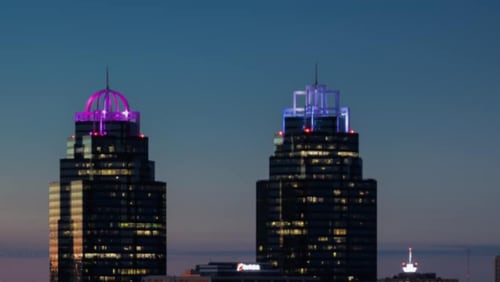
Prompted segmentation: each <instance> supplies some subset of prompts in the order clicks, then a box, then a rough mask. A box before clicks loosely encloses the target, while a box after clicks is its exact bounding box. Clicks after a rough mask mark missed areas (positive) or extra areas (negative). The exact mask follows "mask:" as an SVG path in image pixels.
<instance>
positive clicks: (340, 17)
mask: <svg viewBox="0 0 500 282" xmlns="http://www.w3.org/2000/svg"><path fill="white" fill-rule="evenodd" d="M499 30H500V3H498V2H496V1H455V0H454V1H451V0H450V1H444V0H442V1H441V0H438V1H425V0H424V1H416V0H414V1H410V0H407V1H396V0H395V1H389V0H386V1H385V0H384V1H314V2H306V1H246V2H243V1H209V2H207V1H183V2H181V1H179V2H171V1H152V0H150V1H129V0H125V1H118V0H112V1H111V0H106V1H71V2H67V1H66V2H65V1H60V2H54V1H52V2H51V1H43V2H28V1H18V2H17V1H16V2H13V1H12V2H10V3H2V4H0V97H2V100H3V101H2V103H0V117H1V118H2V119H3V120H4V122H3V123H2V129H3V132H4V135H3V138H2V139H1V146H0V155H1V156H2V158H1V159H0V209H1V212H0V226H2V228H1V230H0V251H3V252H4V253H5V252H11V251H12V250H17V251H25V250H29V251H35V252H41V253H43V252H45V251H46V249H47V237H48V235H47V234H48V230H47V207H48V202H47V201H48V183H49V182H50V181H53V180H57V179H58V159H59V158H61V157H63V156H64V153H65V140H66V138H67V137H68V136H70V135H71V134H72V131H73V126H74V124H73V114H74V112H77V111H82V110H83V109H84V106H85V103H86V100H87V98H88V97H89V96H90V95H91V94H92V93H94V92H95V91H97V90H99V89H102V88H103V87H104V86H105V75H104V73H105V68H106V65H109V68H110V84H111V88H113V89H116V90H118V91H120V92H122V93H123V94H125V95H126V97H127V98H128V100H129V102H130V105H131V108H132V109H133V110H137V111H140V112H141V113H142V117H141V118H142V129H143V132H144V133H145V134H146V135H148V136H149V137H150V156H151V159H153V160H155V161H156V172H157V175H156V177H157V179H159V180H162V181H166V182H167V183H168V203H167V204H168V228H169V230H168V236H169V238H168V247H169V249H170V250H175V251H179V252H182V251H186V252H187V251H192V250H196V251H199V250H206V251H214V250H219V249H225V250H252V249H253V245H254V240H255V238H254V237H255V236H254V233H255V182H256V181H257V180H259V179H265V178H266V177H267V173H268V157H269V156H270V155H271V154H272V149H273V146H272V136H273V134H274V133H275V132H276V131H277V130H279V128H280V124H281V112H282V110H283V108H286V107H289V106H290V105H291V103H292V91H294V90H298V89H303V88H304V85H305V84H308V83H311V82H313V80H314V64H315V63H316V62H318V63H319V80H320V82H321V83H324V84H327V85H328V86H329V87H330V88H334V89H339V90H340V91H341V103H342V104H343V105H347V106H350V108H351V124H352V126H353V129H355V130H356V131H357V132H359V133H360V143H361V145H360V146H361V156H362V158H363V160H364V176H365V177H367V178H375V179H377V180H378V183H379V187H378V189H379V191H378V197H379V209H378V211H379V216H378V219H379V228H378V230H379V243H380V246H381V248H384V246H394V245H397V246H402V247H403V248H406V246H408V245H416V244H417V245H418V244H420V245H426V246H432V245H445V244H450V245H468V246H476V245H489V246H492V245H500V242H499V241H498V238H500V224H499V220H498V213H499V211H500V208H499V206H498V199H499V198H500V189H499V188H500V187H499V186H500V185H499V184H500V180H499V179H498V177H497V175H498V174H499V166H498V159H500V149H499V147H498V144H499V143H500V131H499V130H498V123H499V122H500V113H499V112H498V109H497V108H498V106H499V105H500V95H499V93H500V79H499V78H500V55H499V54H500V53H499V50H500V36H499V34H500V33H499ZM387 248H389V247H387ZM391 248H392V247H391ZM498 252H499V253H500V249H499V250H498ZM202 262H203V261H201V262H197V263H202ZM190 266H192V265H186V268H187V267H190Z"/></svg>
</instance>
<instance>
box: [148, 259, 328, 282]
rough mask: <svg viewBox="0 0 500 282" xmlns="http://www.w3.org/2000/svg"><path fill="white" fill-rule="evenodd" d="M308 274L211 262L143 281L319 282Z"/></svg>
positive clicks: (265, 267) (264, 264)
mask: <svg viewBox="0 0 500 282" xmlns="http://www.w3.org/2000/svg"><path fill="white" fill-rule="evenodd" d="M318 281H319V279H317V278H313V277H307V276H283V274H282V273H281V271H280V270H279V269H275V268H273V267H272V265H271V264H267V263H241V262H209V263H207V264H199V265H196V266H195V268H194V269H191V270H190V271H188V273H187V274H186V275H185V276H163V277H161V276H148V277H144V278H143V279H142V282H318Z"/></svg>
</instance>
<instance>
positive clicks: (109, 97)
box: [85, 88, 130, 113]
mask: <svg viewBox="0 0 500 282" xmlns="http://www.w3.org/2000/svg"><path fill="white" fill-rule="evenodd" d="M99 110H101V111H102V110H104V111H106V112H108V113H111V112H124V111H127V112H129V111H130V108H129V105H128V101H127V98H125V96H123V94H121V93H120V92H118V91H115V90H112V89H109V88H107V89H103V90H101V91H98V92H96V93H94V94H92V96H90V98H89V100H88V101H87V106H86V107H85V112H93V111H99Z"/></svg>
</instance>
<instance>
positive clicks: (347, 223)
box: [256, 86, 377, 282]
mask: <svg viewBox="0 0 500 282" xmlns="http://www.w3.org/2000/svg"><path fill="white" fill-rule="evenodd" d="M319 89H320V90H321V88H319ZM324 89H326V87H324V88H323V90H324ZM309 90H311V91H317V90H318V88H315V87H314V86H312V87H311V86H308V91H307V95H309V94H310V93H309ZM311 93H312V94H311V95H313V94H314V92H311ZM316 94H317V93H316ZM320 94H321V93H320ZM307 99H309V96H307ZM322 99H324V97H323V98H322ZM317 100H319V101H322V100H321V99H317ZM325 100H326V99H325ZM337 100H338V99H337ZM310 101H314V97H312V98H311V99H310ZM314 107H315V105H314V104H308V102H307V100H306V103H305V106H304V108H296V109H293V112H295V113H298V114H295V115H289V116H286V115H285V116H284V122H283V129H282V131H280V133H279V134H278V135H277V138H275V142H274V144H275V151H274V154H273V155H272V156H271V157H270V160H269V179H267V180H261V181H258V182H257V245H256V252H257V261H258V262H269V263H271V264H272V265H273V266H274V267H277V268H279V269H281V270H282V271H283V273H284V274H285V275H307V276H314V277H318V278H321V279H322V281H343V282H344V281H365V282H371V281H376V279H377V204H376V202H377V192H376V189H377V183H376V181H375V180H372V179H363V176H362V160H361V158H360V157H359V135H358V134H357V133H355V132H353V131H352V130H349V128H348V121H346V120H345V119H346V116H342V117H341V116H340V115H339V113H341V111H339V110H337V111H331V112H330V113H326V111H325V110H324V109H322V108H321V107H316V108H314ZM333 109H335V108H333ZM337 109H339V107H338V105H337ZM287 111H288V112H290V110H287ZM287 111H286V112H287ZM286 112H285V113H286ZM308 112H309V113H311V114H310V115H308V114H307V113H308ZM344 112H346V113H347V111H344ZM322 113H326V114H322ZM311 115H315V116H312V117H311ZM339 118H342V121H341V122H339V120H338V119H339ZM347 118H348V116H347ZM277 139H278V141H276V140H277Z"/></svg>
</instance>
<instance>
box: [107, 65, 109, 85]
mask: <svg viewBox="0 0 500 282" xmlns="http://www.w3.org/2000/svg"><path fill="white" fill-rule="evenodd" d="M106 90H109V68H108V66H106Z"/></svg>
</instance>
